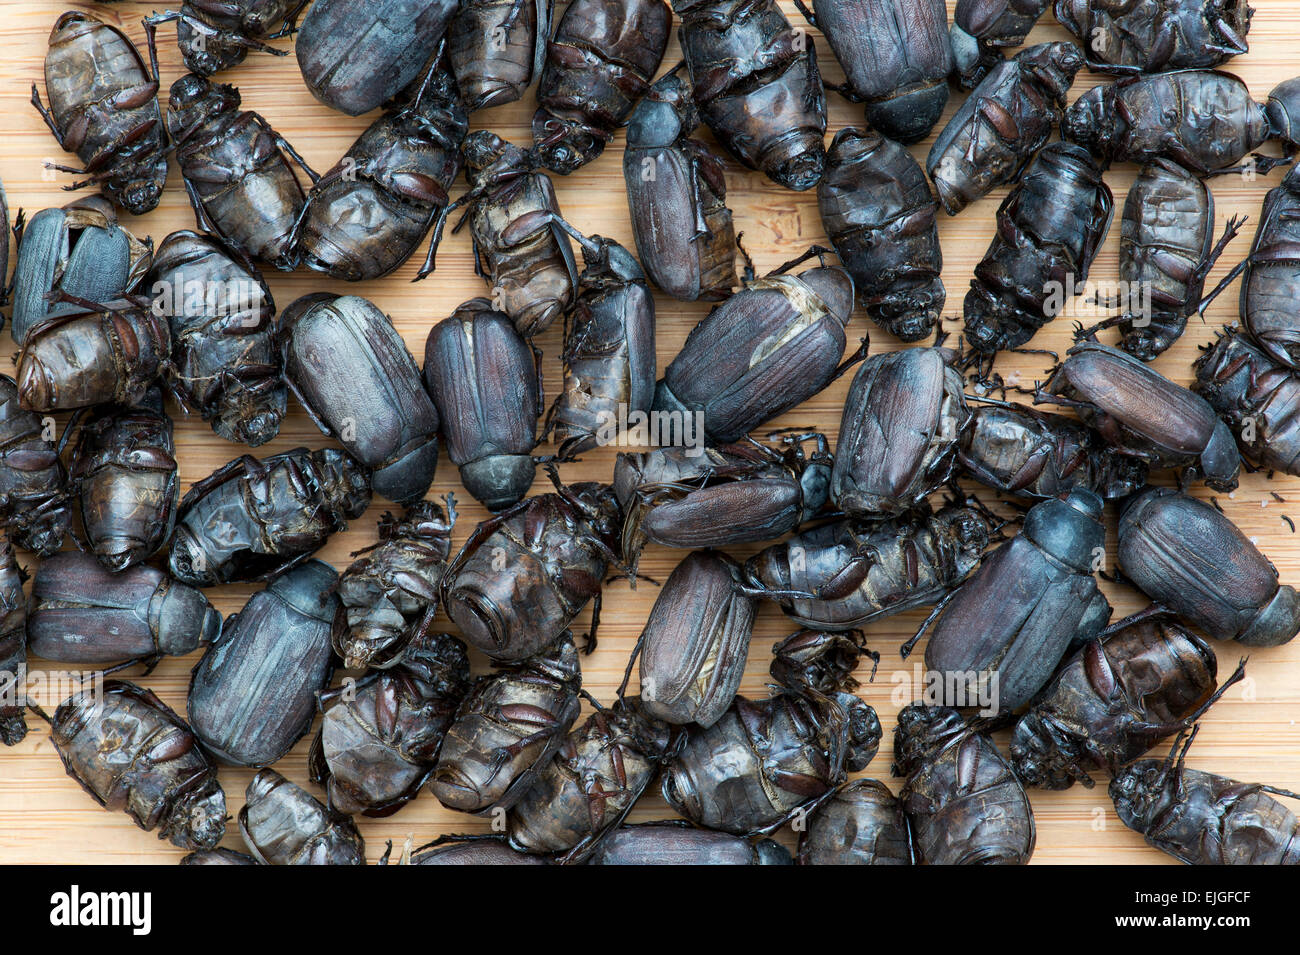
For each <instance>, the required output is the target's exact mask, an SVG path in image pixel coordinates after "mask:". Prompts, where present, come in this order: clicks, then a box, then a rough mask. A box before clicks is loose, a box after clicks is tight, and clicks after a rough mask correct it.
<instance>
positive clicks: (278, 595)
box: [187, 560, 339, 766]
mask: <svg viewBox="0 0 1300 955" xmlns="http://www.w3.org/2000/svg"><path fill="white" fill-rule="evenodd" d="M337 583H338V574H336V573H335V572H334V569H333V568H332V567H330V566H329V565H328V564H324V563H321V562H320V561H319V560H310V561H307V562H306V563H304V564H301V565H300V566H298V567H295V568H293V569H292V570H289V571H286V572H285V573H284V574H282V575H280V576H279V577H277V578H275V579H274V580H273V581H271V582H270V583H269V584H267V586H266V588H265V589H263V590H259V591H258V592H257V593H255V594H253V596H252V597H250V598H249V600H248V603H246V604H245V605H244V609H243V610H241V611H239V613H236V614H231V615H230V617H228V618H227V619H226V623H225V625H224V626H223V627H222V628H221V636H219V637H218V638H217V639H216V640H214V641H213V642H212V645H211V646H210V647H208V649H207V651H206V652H205V653H204V654H203V658H202V659H200V660H199V662H198V663H197V664H195V666H194V671H193V673H192V674H191V675H190V690H189V701H188V704H187V712H188V713H189V718H190V725H191V726H193V727H194V733H195V735H196V736H198V738H199V739H200V740H201V741H202V742H203V746H204V748H205V749H206V750H207V751H208V752H210V753H212V755H213V756H215V757H216V758H217V759H219V760H220V761H221V762H223V763H226V764H228V765H232V766H269V765H271V764H272V763H274V762H276V761H277V760H279V759H280V757H281V756H283V755H284V754H285V753H287V752H289V750H290V749H292V748H293V745H294V744H295V743H296V742H298V740H300V739H302V738H303V737H304V736H306V735H307V731H308V730H309V729H311V722H312V717H313V716H314V715H315V713H316V699H317V695H318V694H319V693H320V692H321V691H323V690H324V689H325V688H326V687H327V686H329V682H330V675H331V674H332V673H333V672H334V654H333V650H332V649H331V646H330V636H331V631H332V629H333V627H334V625H335V618H336V617H337V616H338V611H339V601H338V597H336V596H335V595H334V588H335V586H336V585H337Z"/></svg>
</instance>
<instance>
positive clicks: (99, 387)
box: [17, 298, 172, 411]
mask: <svg viewBox="0 0 1300 955" xmlns="http://www.w3.org/2000/svg"><path fill="white" fill-rule="evenodd" d="M64 300H65V301H67V299H66V298H65V299H64ZM72 304H74V305H76V306H77V308H75V309H73V310H71V311H68V312H64V313H62V314H59V315H51V316H49V317H48V318H46V319H44V320H43V321H41V322H39V323H37V324H36V325H34V326H32V329H31V331H30V332H28V334H27V341H26V343H25V344H24V345H23V350H22V353H21V354H20V355H19V357H18V371H17V378H18V400H19V402H20V404H21V405H22V406H23V407H24V408H26V409H27V410H29V411H66V410H69V409H74V408H86V407H89V406H90V405H99V404H109V403H115V404H120V405H130V404H135V403H137V402H139V401H141V400H142V399H143V398H144V395H145V392H146V391H148V389H149V387H150V386H151V385H152V384H153V383H154V381H155V380H156V379H157V378H158V377H159V376H160V375H161V374H162V373H163V372H164V371H166V370H167V368H168V367H169V364H170V359H171V344H172V337H171V332H170V330H169V329H168V328H167V322H166V320H165V319H163V318H161V317H160V316H158V315H156V314H155V313H154V311H153V309H152V307H151V305H150V303H149V302H148V301H147V300H144V299H135V298H132V299H119V300H117V301H113V302H106V303H104V304H98V303H95V302H86V301H82V300H80V299H77V300H75V301H73V302H72Z"/></svg>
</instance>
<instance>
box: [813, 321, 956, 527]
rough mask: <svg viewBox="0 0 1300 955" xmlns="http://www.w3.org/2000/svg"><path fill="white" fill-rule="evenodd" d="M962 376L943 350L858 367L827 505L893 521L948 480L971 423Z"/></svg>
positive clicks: (876, 358)
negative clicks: (885, 517)
mask: <svg viewBox="0 0 1300 955" xmlns="http://www.w3.org/2000/svg"><path fill="white" fill-rule="evenodd" d="M962 387H963V383H962V377H961V373H960V372H959V371H957V369H956V368H954V367H953V356H952V353H951V352H950V351H948V350H946V349H942V348H939V347H935V348H905V349H903V350H902V351H897V352H888V353H885V354H881V355H873V356H872V357H871V358H868V359H867V360H866V361H864V362H863V363H862V365H861V367H859V368H858V371H857V374H856V375H854V377H853V384H852V385H850V386H849V394H848V397H847V398H846V399H845V401H844V412H843V416H842V417H841V420H840V437H839V441H838V442H837V443H836V445H835V466H834V469H833V470H832V471H831V484H830V496H831V500H832V501H833V502H834V503H835V505H836V506H837V507H839V508H840V509H841V510H842V511H844V513H846V514H849V515H850V516H854V517H871V516H880V515H883V516H891V515H895V514H900V513H902V512H903V511H906V510H908V509H909V508H911V507H913V506H915V505H916V504H917V503H919V502H920V501H921V499H923V498H925V497H928V496H929V495H930V494H932V493H933V492H934V491H936V490H938V489H939V488H940V487H941V486H942V485H944V484H946V483H947V482H948V480H949V479H950V478H951V477H952V473H953V470H954V469H955V467H956V452H957V440H958V438H959V437H960V436H961V433H962V432H963V431H964V430H965V429H966V428H967V427H968V426H969V424H970V410H969V409H968V408H967V407H966V399H965V397H964V395H963V392H962Z"/></svg>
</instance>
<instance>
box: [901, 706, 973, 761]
mask: <svg viewBox="0 0 1300 955" xmlns="http://www.w3.org/2000/svg"><path fill="white" fill-rule="evenodd" d="M968 731H969V727H968V726H967V725H966V721H965V720H964V719H962V715H961V714H960V713H958V712H957V711H956V710H954V709H953V708H952V707H950V706H926V705H925V704H923V703H909V704H908V705H907V706H905V707H903V708H902V709H901V710H900V711H899V713H898V725H897V726H896V727H895V728H894V774H895V775H896V776H907V775H910V774H911V773H912V771H913V770H915V769H917V768H919V767H920V766H921V765H922V764H923V763H925V762H926V761H927V760H929V758H930V757H931V755H932V754H934V753H937V752H938V751H939V750H941V749H943V747H945V746H946V745H948V743H949V742H951V741H952V740H954V739H956V738H957V737H959V736H961V735H962V734H964V733H966V732H968Z"/></svg>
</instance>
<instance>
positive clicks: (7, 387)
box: [0, 375, 72, 557]
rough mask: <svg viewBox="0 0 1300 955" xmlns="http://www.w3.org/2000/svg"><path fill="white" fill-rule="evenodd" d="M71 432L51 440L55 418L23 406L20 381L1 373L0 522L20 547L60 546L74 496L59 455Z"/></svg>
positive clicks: (45, 549)
mask: <svg viewBox="0 0 1300 955" xmlns="http://www.w3.org/2000/svg"><path fill="white" fill-rule="evenodd" d="M70 434H71V431H70V430H67V429H65V430H64V432H63V437H62V438H61V439H60V440H59V441H58V442H57V443H56V442H55V440H54V435H55V432H54V420H53V419H52V418H50V417H48V416H47V417H45V418H42V417H41V416H40V415H38V414H36V413H35V412H34V411H28V410H26V409H25V408H23V407H22V406H21V404H20V402H19V398H18V384H17V383H16V382H15V381H14V380H13V379H12V378H10V377H9V376H8V375H0V526H3V528H4V530H5V535H6V537H7V538H8V539H9V540H10V541H12V542H13V543H14V544H17V545H18V546H19V547H21V548H23V549H24V550H31V551H35V552H36V553H37V554H38V555H40V556H42V557H45V556H48V555H50V554H53V553H54V552H55V551H57V550H58V549H59V548H61V547H62V546H63V538H64V536H65V535H66V534H67V532H68V526H69V525H70V524H71V522H72V509H71V501H72V494H71V492H70V491H69V489H68V475H67V472H66V471H65V470H64V467H63V463H62V461H61V460H60V457H61V455H62V452H63V445H64V442H66V441H67V439H68V436H69V435H70Z"/></svg>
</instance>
